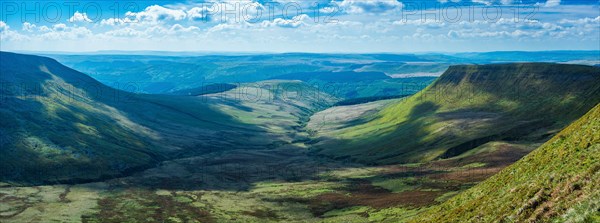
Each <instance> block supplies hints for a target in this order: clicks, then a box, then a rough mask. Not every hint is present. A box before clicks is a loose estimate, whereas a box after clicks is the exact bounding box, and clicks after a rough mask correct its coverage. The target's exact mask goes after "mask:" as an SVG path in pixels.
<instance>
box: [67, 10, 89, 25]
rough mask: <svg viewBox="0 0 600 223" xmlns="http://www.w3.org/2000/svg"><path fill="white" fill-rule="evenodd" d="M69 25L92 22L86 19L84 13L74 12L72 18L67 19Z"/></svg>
mask: <svg viewBox="0 0 600 223" xmlns="http://www.w3.org/2000/svg"><path fill="white" fill-rule="evenodd" d="M68 21H69V22H71V23H74V22H92V20H91V19H90V18H88V16H87V14H86V13H85V12H84V13H80V12H79V11H76V12H75V13H74V14H73V16H71V18H69V20H68Z"/></svg>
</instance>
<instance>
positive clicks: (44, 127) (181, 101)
mask: <svg viewBox="0 0 600 223" xmlns="http://www.w3.org/2000/svg"><path fill="white" fill-rule="evenodd" d="M0 61H1V64H0V74H1V75H0V81H1V82H2V88H1V93H2V94H1V95H2V98H1V99H2V100H1V104H2V106H1V107H0V114H1V115H2V119H1V122H0V133H1V137H0V139H1V141H0V144H1V145H2V146H1V148H2V156H0V169H1V170H2V172H1V174H0V181H3V182H14V183H18V184H40V183H65V182H84V181H91V180H98V179H104V178H111V177H115V176H120V175H123V174H128V173H131V172H133V171H136V170H141V169H145V168H148V167H152V166H154V165H155V164H157V163H158V162H159V161H163V160H165V159H172V158H181V157H186V156H193V155H199V154H206V153H209V152H215V151H222V150H230V149H257V148H269V147H274V146H278V145H281V144H285V143H290V142H291V141H293V140H295V139H294V137H295V136H296V134H297V133H296V131H295V130H294V131H293V132H292V131H287V130H285V129H284V130H280V131H278V132H271V131H272V130H271V129H270V128H271V127H272V126H277V125H281V123H273V122H270V123H258V124H256V123H249V122H247V121H245V118H244V117H240V116H239V115H240V114H246V113H250V114H252V112H253V111H260V109H264V108H262V107H266V106H267V104H269V106H276V108H277V106H278V107H279V108H280V110H279V111H278V112H279V113H277V112H272V114H271V115H277V114H280V113H282V114H287V115H288V116H290V117H286V118H285V121H286V122H289V124H288V123H286V126H289V128H297V129H299V128H300V126H302V125H303V124H302V123H303V122H304V121H303V119H307V118H306V117H304V118H302V117H300V116H309V115H310V113H311V112H312V111H315V110H316V109H319V108H320V107H325V106H328V104H331V103H333V100H332V99H331V98H329V97H328V96H326V95H322V96H320V97H318V96H317V98H320V99H322V100H319V101H311V103H308V102H305V101H303V98H292V99H289V98H288V100H271V101H266V102H264V103H260V104H259V103H253V104H243V103H241V102H239V101H235V100H231V99H228V98H218V97H212V96H200V97H189V96H171V95H140V94H132V93H127V92H124V91H120V90H116V89H113V88H110V87H107V86H105V85H103V84H101V83H99V82H97V81H95V80H94V79H92V78H90V77H88V76H87V75H85V74H82V73H79V72H77V71H75V70H72V69H70V68H67V67H65V66H63V65H61V64H59V63H58V62H56V61H55V60H53V59H49V58H45V57H38V56H29V55H21V54H14V53H6V52H1V53H0ZM290 84H291V85H299V86H295V87H296V88H302V90H301V91H302V92H307V93H313V95H318V92H317V91H316V90H315V89H312V88H310V87H307V86H305V85H302V84H299V83H290ZM230 94H231V95H237V94H235V93H230ZM300 102H305V103H300ZM271 104H273V105H271ZM297 104H300V106H295V105H297ZM292 105H294V106H292ZM265 115H267V113H265ZM267 118H269V117H265V119H267ZM182 130H183V131H182ZM242 142H243V143H242Z"/></svg>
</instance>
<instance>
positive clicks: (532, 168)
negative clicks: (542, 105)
mask: <svg viewBox="0 0 600 223" xmlns="http://www.w3.org/2000/svg"><path fill="white" fill-rule="evenodd" d="M599 170H600V105H598V106H596V107H595V108H594V109H592V110H591V111H590V112H589V113H588V114H587V115H585V116H584V117H582V118H581V119H579V120H577V121H576V122H574V123H573V124H571V125H570V126H569V127H567V128H566V129H564V130H563V131H562V132H560V133H559V134H558V135H556V136H555V137H554V138H552V139H551V140H550V141H548V142H546V143H545V144H544V145H542V146H541V147H540V148H538V149H537V150H535V151H534V152H532V153H531V154H529V155H527V156H526V157H524V158H523V159H522V160H520V161H518V162H517V163H515V164H513V165H512V166H510V167H508V168H506V169H504V170H502V171H501V172H500V173H499V174H497V175H495V176H493V177H491V178H490V179H488V180H486V181H484V182H483V183H481V184H479V185H477V186H475V187H473V188H471V189H469V190H467V191H466V192H464V193H462V194H460V195H458V196H456V197H454V198H452V199H450V200H449V201H447V202H445V203H443V204H441V205H439V206H436V207H434V208H432V209H430V210H428V211H426V212H425V213H423V214H421V215H419V216H418V217H417V218H415V219H413V220H414V222H496V221H507V222H511V221H517V222H525V221H529V220H533V221H536V222H548V221H550V220H551V219H554V220H555V221H557V222H565V221H572V220H577V221H582V220H585V221H587V222H595V221H600V213H599V212H598V209H599V208H600V203H598V198H599V197H600V171H599ZM563 214H565V215H563Z"/></svg>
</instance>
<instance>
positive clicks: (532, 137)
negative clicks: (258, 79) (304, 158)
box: [317, 63, 600, 163]
mask: <svg viewBox="0 0 600 223" xmlns="http://www.w3.org/2000/svg"><path fill="white" fill-rule="evenodd" d="M599 73H600V69H598V68H595V67H590V66H581V65H564V64H544V63H526V64H499V65H482V66H477V65H470V66H453V67H451V68H449V69H448V70H447V71H446V72H445V73H444V75H442V76H441V77H440V78H439V79H438V80H437V81H435V82H434V83H433V84H432V85H430V86H429V87H427V88H426V89H425V90H423V91H421V92H419V93H418V94H416V95H414V96H412V97H410V98H408V99H406V100H403V101H401V102H398V103H395V104H392V105H388V106H387V107H386V108H385V109H383V110H382V111H381V112H379V113H377V114H373V115H370V116H367V117H363V118H361V119H359V120H353V121H351V122H349V123H347V125H346V127H345V128H340V129H335V130H331V131H324V132H323V131H322V132H319V135H320V136H321V139H322V141H321V142H320V143H319V144H317V147H318V148H319V149H320V153H322V154H325V155H329V156H333V157H343V158H351V159H353V160H356V161H360V162H366V163H398V162H422V161H428V160H434V159H436V158H448V157H453V156H456V155H460V154H462V153H464V152H468V151H469V150H471V149H473V148H476V147H477V146H479V145H481V144H482V143H483V144H484V143H486V142H489V141H502V140H509V141H543V140H546V139H547V138H548V137H549V136H550V135H552V134H553V133H555V132H556V131H558V130H559V129H562V128H564V127H565V126H566V125H567V124H569V123H570V122H572V121H573V120H575V119H577V118H578V117H580V116H581V115H583V114H584V113H585V112H587V111H588V110H589V109H590V108H592V107H593V106H594V105H596V104H597V103H598V102H600V85H598V84H596V83H598V82H600V75H599Z"/></svg>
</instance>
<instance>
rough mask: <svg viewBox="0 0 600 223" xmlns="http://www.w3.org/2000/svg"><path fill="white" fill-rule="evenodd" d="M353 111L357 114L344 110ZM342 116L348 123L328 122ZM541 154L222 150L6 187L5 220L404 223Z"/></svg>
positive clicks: (0, 205)
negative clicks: (110, 174)
mask: <svg viewBox="0 0 600 223" xmlns="http://www.w3.org/2000/svg"><path fill="white" fill-rule="evenodd" d="M395 100H401V99H395ZM391 101H394V100H391ZM386 103H389V101H378V102H372V103H367V104H361V105H354V107H352V109H350V108H348V107H334V108H332V109H335V110H336V112H331V111H328V110H325V111H323V112H320V113H317V114H316V115H314V116H313V118H312V120H313V121H312V122H310V123H309V124H308V126H307V128H309V129H315V127H320V128H321V130H324V129H326V128H332V126H335V125H336V124H335V123H336V122H339V121H341V120H344V121H348V120H353V119H356V118H358V117H362V116H363V115H364V114H365V113H369V112H375V111H377V108H379V107H382V106H381V105H385V104H386ZM344 110H352V111H354V112H353V113H352V112H339V111H344ZM329 112H330V113H329ZM334 113H335V114H344V115H343V117H337V116H336V117H333V116H328V115H327V114H334ZM315 120H319V122H320V123H321V124H322V125H319V124H317V123H315ZM316 129H318V128H316ZM316 131H318V130H316ZM305 143H310V142H305ZM536 146H537V144H514V143H507V142H492V143H488V144H486V145H484V146H482V149H480V150H479V151H481V152H480V154H479V155H477V154H475V155H473V156H469V158H466V159H461V158H460V157H457V158H455V159H447V160H442V161H434V162H428V163H414V164H405V165H384V166H364V165H361V164H356V163H351V162H349V161H344V160H333V159H329V158H326V157H322V156H317V155H314V154H311V153H309V152H308V151H309V150H308V148H309V147H310V144H304V143H295V144H288V145H283V146H281V147H278V148H274V149H264V150H250V151H249V150H231V151H225V152H214V153H210V154H207V155H202V156H194V157H189V158H183V159H176V160H170V161H165V162H163V163H161V164H160V165H159V166H157V167H155V168H152V169H148V170H145V171H143V172H139V173H136V174H133V175H131V176H128V177H123V178H118V179H111V180H107V181H103V182H96V183H88V184H77V185H48V186H36V187H14V186H9V185H2V187H0V201H1V202H0V220H1V222H52V221H56V222H80V221H83V222H269V221H273V222H370V221H371V222H386V221H387V222H398V221H402V219H405V218H408V217H410V216H413V215H415V214H417V213H419V212H421V211H423V210H426V209H427V208H428V207H430V206H432V205H434V204H438V203H440V202H442V201H445V200H447V199H449V198H450V197H452V196H454V195H456V194H457V193H459V192H460V191H463V190H465V189H467V188H469V187H471V186H473V185H475V184H476V183H478V182H480V181H482V180H484V179H486V178H488V177H489V176H491V175H493V174H495V173H497V172H498V171H500V170H501V169H503V168H504V167H506V166H508V165H509V164H511V163H512V162H514V161H516V160H517V159H519V158H520V157H522V156H523V155H525V154H527V153H528V152H529V151H531V150H532V149H533V148H535V147H536Z"/></svg>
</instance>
